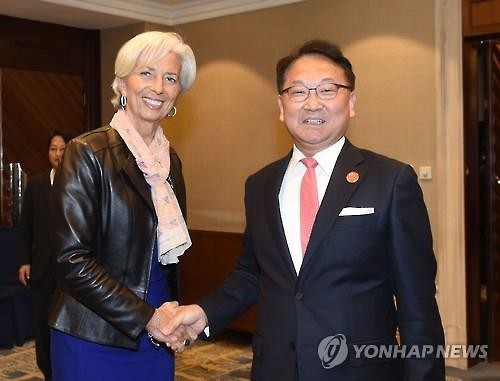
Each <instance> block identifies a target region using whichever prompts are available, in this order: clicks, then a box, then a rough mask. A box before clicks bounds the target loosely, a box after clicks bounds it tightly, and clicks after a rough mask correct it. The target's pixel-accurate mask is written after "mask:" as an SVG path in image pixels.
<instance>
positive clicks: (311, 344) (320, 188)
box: [164, 40, 445, 381]
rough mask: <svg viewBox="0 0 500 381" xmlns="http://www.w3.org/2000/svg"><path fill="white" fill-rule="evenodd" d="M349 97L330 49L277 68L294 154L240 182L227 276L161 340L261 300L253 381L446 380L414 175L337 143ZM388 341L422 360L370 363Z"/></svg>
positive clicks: (311, 49) (340, 62)
mask: <svg viewBox="0 0 500 381" xmlns="http://www.w3.org/2000/svg"><path fill="white" fill-rule="evenodd" d="M354 86H355V75H354V72H353V70H352V66H351V63H350V62H349V60H348V59H347V58H346V57H345V56H344V55H343V54H342V52H341V50H340V49H339V48H338V47H337V46H336V45H334V44H331V43H329V42H327V41H322V40H313V41H309V42H307V43H305V44H304V45H303V46H302V47H300V49H298V50H297V51H296V52H294V53H292V54H291V55H289V56H286V57H284V58H283V59H281V60H280V61H279V62H278V64H277V88H278V94H279V95H278V106H279V110H280V119H281V121H282V122H284V124H285V126H286V128H287V129H288V132H289V133H290V135H291V137H292V139H293V143H294V145H293V147H292V150H291V151H290V153H289V154H288V155H287V156H286V157H284V158H282V159H280V160H278V161H276V162H274V163H271V164H269V165H268V166H266V167H265V168H263V169H261V170H260V171H258V172H257V173H255V174H253V175H252V176H250V177H249V178H248V180H247V182H246V188H245V209H246V231H245V234H244V242H245V249H244V250H243V252H242V253H241V256H240V259H239V262H238V264H237V266H236V268H235V270H234V271H233V272H232V273H231V274H230V275H229V277H228V279H227V280H226V281H225V282H224V283H223V284H222V285H221V286H220V287H218V288H217V289H216V290H215V291H214V292H213V293H211V294H210V295H208V296H206V297H205V298H203V299H202V300H201V301H200V302H199V304H198V305H191V306H188V307H183V306H181V307H178V309H177V311H176V316H175V318H174V319H173V320H171V321H170V322H168V323H167V326H165V327H164V328H165V329H166V330H165V331H164V333H165V334H168V333H170V332H174V329H175V328H176V327H177V326H178V325H181V326H182V325H191V326H192V328H193V329H195V331H196V332H201V330H203V329H205V327H206V326H207V325H208V328H209V332H206V333H208V334H209V335H210V337H212V336H215V335H216V334H217V333H218V332H220V331H221V330H222V328H223V327H224V326H225V325H227V324H228V323H229V322H230V321H231V320H232V319H234V318H235V317H237V316H238V315H240V314H241V313H242V312H244V311H245V310H246V309H248V308H249V307H250V306H251V305H253V304H255V303H258V316H257V327H256V330H255V333H254V336H253V353H254V357H253V363H252V380H256V381H266V380H269V381H274V380H280V381H289V380H294V381H296V380H300V381H302V380H303V381H310V380H314V381H329V380H343V381H355V380H356V381H357V380H364V381H369V380H372V381H379V380H384V381H401V380H406V381H417V380H418V381H423V380H432V381H444V379H445V372H444V359H443V358H442V357H439V356H436V348H437V346H438V345H442V344H444V334H443V327H442V324H441V318H440V315H439V310H438V307H437V303H436V299H435V292H436V288H435V283H434V282H435V276H436V259H435V256H434V252H433V248H432V235H431V229H430V224H429V218H428V215H427V209H426V207H425V204H424V200H423V195H422V191H421V189H420V186H419V185H418V182H417V177H416V175H415V172H414V171H413V169H412V168H411V166H409V165H407V164H404V163H401V162H399V161H396V160H394V159H390V158H387V157H385V156H382V155H379V154H376V153H374V152H371V151H368V150H364V149H360V148H357V147H355V146H354V145H353V144H351V142H350V141H349V140H348V139H347V138H346V137H345V133H346V131H347V128H348V125H349V121H350V119H351V118H353V117H354V114H355V103H356V94H355V92H354ZM398 332H399V344H401V346H402V347H401V348H407V349H408V350H409V349H410V348H412V346H413V349H414V350H416V351H418V353H420V354H421V355H420V356H416V355H415V352H414V355H413V356H409V357H405V356H404V355H401V352H399V355H396V356H392V355H385V356H376V355H375V356H374V355H373V353H374V351H373V349H374V348H375V350H378V351H379V352H378V353H387V349H393V348H397V345H398V339H397V337H398V334H397V333H398ZM355 346H356V347H355ZM366 347H368V348H370V349H371V352H370V353H368V354H366V353H364V352H362V351H359V350H358V351H356V350H355V349H354V348H358V349H359V348H366ZM429 348H430V349H433V351H432V352H429V351H428V349H429ZM424 349H426V350H427V355H423V356H422V354H423V353H425V352H424V351H423V350H424ZM380 351H385V352H380ZM358 353H360V355H359V354H358ZM410 353H411V352H410Z"/></svg>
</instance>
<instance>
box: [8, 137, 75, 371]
mask: <svg viewBox="0 0 500 381" xmlns="http://www.w3.org/2000/svg"><path fill="white" fill-rule="evenodd" d="M70 139H71V135H70V134H69V133H67V132H62V131H58V130H55V131H53V132H52V133H51V134H50V137H49V141H48V149H49V163H50V167H51V168H50V170H49V171H47V172H44V173H40V174H38V175H34V176H33V177H31V178H30V179H29V180H28V184H27V185H26V189H25V191H24V195H23V204H22V209H21V218H20V221H19V225H18V228H17V234H16V239H17V245H16V257H17V262H18V265H19V268H18V276H19V281H20V282H21V284H22V285H23V286H25V287H30V288H31V294H32V299H33V332H34V335H35V350H36V363H37V365H38V367H39V368H40V370H41V371H42V373H43V375H44V377H45V380H50V379H51V368H50V329H49V325H48V318H49V306H50V303H51V300H52V296H53V295H54V290H55V286H56V282H55V280H54V275H53V272H52V270H51V266H50V264H51V260H50V257H51V254H52V253H51V251H50V247H49V246H50V245H49V223H50V221H49V209H50V207H49V194H50V191H51V187H52V183H53V182H54V176H55V173H56V169H57V165H58V164H59V161H60V160H61V157H62V154H63V152H64V148H65V147H66V143H67V142H68V141H69V140H70Z"/></svg>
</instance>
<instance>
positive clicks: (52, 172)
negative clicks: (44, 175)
mask: <svg viewBox="0 0 500 381" xmlns="http://www.w3.org/2000/svg"><path fill="white" fill-rule="evenodd" d="M49 176H50V185H51V186H52V185H54V177H55V176H56V170H55V169H54V168H52V169H51V170H50V175H49Z"/></svg>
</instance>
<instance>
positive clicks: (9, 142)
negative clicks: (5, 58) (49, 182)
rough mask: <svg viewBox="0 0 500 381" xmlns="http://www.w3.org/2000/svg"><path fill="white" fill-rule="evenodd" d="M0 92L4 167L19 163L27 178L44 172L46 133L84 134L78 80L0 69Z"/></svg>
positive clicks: (81, 100)
mask: <svg viewBox="0 0 500 381" xmlns="http://www.w3.org/2000/svg"><path fill="white" fill-rule="evenodd" d="M1 89H2V94H3V96H2V107H1V110H2V116H3V141H4V163H10V162H19V163H21V165H22V168H23V170H24V171H25V172H27V174H28V175H32V174H36V173H40V172H43V171H46V170H47V169H49V163H48V159H47V143H48V140H47V138H48V136H49V135H50V132H51V131H53V130H55V129H58V130H63V131H68V132H72V133H73V134H75V135H77V134H80V133H82V132H84V131H85V125H84V120H83V92H84V91H83V78H82V77H81V76H79V75H70V74H56V73H48V72H40V71H31V70H15V69H3V70H2V87H1Z"/></svg>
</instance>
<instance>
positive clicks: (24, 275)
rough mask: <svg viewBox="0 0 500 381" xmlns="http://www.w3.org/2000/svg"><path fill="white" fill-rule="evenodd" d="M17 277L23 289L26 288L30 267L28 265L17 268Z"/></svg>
mask: <svg viewBox="0 0 500 381" xmlns="http://www.w3.org/2000/svg"><path fill="white" fill-rule="evenodd" d="M17 273H18V277H19V282H21V284H22V285H23V286H24V287H27V286H28V283H29V281H30V276H31V266H30V265H21V266H19V270H18V272H17Z"/></svg>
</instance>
